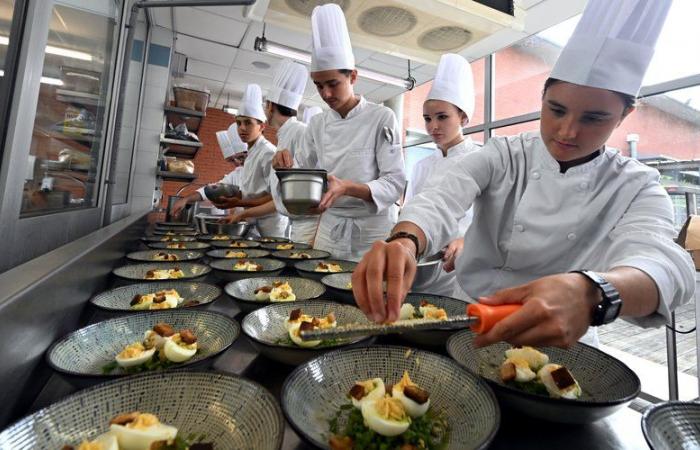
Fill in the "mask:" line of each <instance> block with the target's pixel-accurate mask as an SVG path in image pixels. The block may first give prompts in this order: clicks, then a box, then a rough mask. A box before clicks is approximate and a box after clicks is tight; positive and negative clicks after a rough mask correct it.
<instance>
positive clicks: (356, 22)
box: [263, 0, 525, 64]
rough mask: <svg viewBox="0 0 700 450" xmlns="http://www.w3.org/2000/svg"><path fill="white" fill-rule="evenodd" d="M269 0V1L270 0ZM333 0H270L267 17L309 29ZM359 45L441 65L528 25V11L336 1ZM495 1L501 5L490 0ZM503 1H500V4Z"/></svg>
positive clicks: (465, 3) (450, 3) (394, 0)
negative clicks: (315, 14) (318, 10)
mask: <svg viewBox="0 0 700 450" xmlns="http://www.w3.org/2000/svg"><path fill="white" fill-rule="evenodd" d="M264 3H268V2H264ZM326 3H331V2H329V1H328V0H269V4H268V7H267V10H266V12H265V15H264V17H263V20H264V21H265V22H267V23H271V24H275V25H277V26H280V27H284V28H289V29H293V30H296V31H300V32H303V33H308V32H309V30H310V29H311V23H310V17H311V12H312V11H313V9H314V7H316V6H317V5H322V4H326ZM332 3H336V4H338V5H339V6H340V7H341V8H342V9H343V11H344V12H345V17H346V18H347V22H348V29H349V31H350V39H351V40H352V43H353V45H355V46H357V47H362V48H365V49H368V50H372V51H376V52H381V53H385V54H389V55H393V56H397V57H400V58H405V59H410V60H412V61H415V62H420V63H427V64H437V62H438V61H439V59H440V55H442V54H443V53H448V52H449V53H459V52H461V51H462V50H464V49H465V48H468V47H469V46H471V45H473V44H475V43H477V42H479V41H480V40H481V39H483V38H485V37H487V36H489V35H491V34H493V33H496V32H497V31H500V30H502V29H504V28H511V29H516V30H522V29H523V24H524V16H525V11H524V10H523V9H521V8H520V7H519V6H518V5H517V4H516V5H515V6H513V7H512V12H513V15H510V14H508V13H505V12H502V10H507V9H511V8H508V7H506V8H504V7H503V5H504V4H505V5H506V6H509V5H510V4H511V3H512V2H510V1H509V0H501V1H493V0H482V1H481V2H477V1H474V0H412V1H411V0H381V1H377V0H335V1H333V2H332ZM489 3H492V4H494V6H499V8H500V9H501V10H499V9H495V8H491V7H489V6H486V4H489ZM497 4H498V5H497Z"/></svg>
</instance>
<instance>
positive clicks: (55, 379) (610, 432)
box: [28, 278, 647, 450]
mask: <svg viewBox="0 0 700 450" xmlns="http://www.w3.org/2000/svg"><path fill="white" fill-rule="evenodd" d="M209 281H210V282H215V283H216V281H215V279H214V278H212V279H211V280H209ZM219 284H220V285H221V283H219ZM210 310H212V311H217V312H221V313H224V314H226V315H228V316H230V317H235V318H236V319H237V320H238V321H239V322H240V321H241V320H242V318H243V317H242V315H241V314H240V310H239V309H238V307H237V306H236V304H235V303H234V301H232V300H231V299H229V298H228V297H226V296H225V294H224V298H221V299H219V300H218V301H217V302H216V303H215V304H214V305H212V306H211V307H210ZM104 318H105V317H104V316H103V315H101V314H100V313H94V314H93V315H92V317H91V318H90V319H89V322H96V321H99V320H102V319H104ZM383 339H384V341H379V342H380V343H381V342H385V343H391V344H396V343H398V342H397V341H395V340H392V339H391V338H386V337H385V338H383ZM213 368H214V370H218V371H222V372H228V373H233V374H237V375H242V376H244V377H247V378H249V379H252V380H255V381H257V382H258V383H260V384H262V385H263V386H265V387H266V388H267V389H269V390H270V391H271V392H272V393H273V394H274V395H275V397H276V398H278V399H279V398H280V394H281V392H280V391H281V388H282V384H283V382H284V379H285V378H286V377H287V376H288V375H289V374H290V373H291V371H292V370H293V369H294V368H293V367H291V366H284V365H281V364H279V363H276V362H274V361H271V360H269V359H267V358H265V357H264V356H261V355H258V353H257V352H256V351H255V349H254V348H253V347H252V346H251V344H250V343H249V342H248V340H247V338H246V337H245V335H242V336H241V337H240V338H239V339H238V341H237V342H236V343H235V344H234V345H233V346H232V347H231V348H230V349H229V350H228V351H226V352H225V353H224V354H223V355H221V356H220V357H219V358H218V359H217V361H216V362H215V363H214V367H213ZM74 390H75V389H74V388H73V387H71V386H70V385H69V384H67V383H66V382H65V381H64V380H62V379H61V378H60V376H59V375H56V374H54V375H53V376H52V377H51V380H50V381H49V383H48V384H47V386H46V388H45V389H44V390H43V392H42V393H41V395H40V396H39V398H38V399H37V401H36V402H35V403H34V404H33V405H32V407H31V408H30V410H36V409H38V408H41V407H44V406H47V405H49V404H51V403H53V402H55V401H56V400H58V399H60V398H62V397H63V396H65V395H68V394H70V393H72V392H74ZM28 412H29V411H28ZM501 413H502V420H501V428H500V430H499V432H498V434H497V436H496V439H495V441H494V442H493V444H492V446H491V447H490V448H492V449H516V448H517V449H538V450H543V449H563V448H566V449H567V450H578V449H581V450H584V449H585V450H590V449H615V450H618V449H620V450H622V449H625V450H627V449H646V448H647V445H646V443H645V441H644V437H643V435H642V431H641V426H640V420H641V414H639V413H638V412H636V411H634V410H632V409H629V408H625V409H623V410H621V411H619V412H618V413H616V414H614V415H612V416H610V417H608V418H606V419H604V420H600V421H598V422H596V423H593V424H589V425H563V424H555V423H547V422H542V421H538V420H531V419H528V418H526V417H523V416H520V415H515V414H511V413H509V412H508V411H503V410H502V411H501ZM282 448H283V449H284V450H299V449H306V448H312V447H311V446H310V445H308V444H307V443H305V442H302V440H301V439H300V438H299V436H298V435H297V434H296V433H295V432H294V430H293V429H292V428H291V427H290V426H289V424H287V429H286V431H285V436H284V443H283V447H282Z"/></svg>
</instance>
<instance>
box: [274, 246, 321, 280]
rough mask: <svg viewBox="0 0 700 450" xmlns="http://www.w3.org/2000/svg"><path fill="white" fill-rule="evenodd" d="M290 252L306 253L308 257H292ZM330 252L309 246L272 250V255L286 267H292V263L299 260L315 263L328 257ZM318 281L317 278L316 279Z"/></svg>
mask: <svg viewBox="0 0 700 450" xmlns="http://www.w3.org/2000/svg"><path fill="white" fill-rule="evenodd" d="M292 253H306V254H307V255H309V256H310V258H308V259H302V258H292ZM330 256H331V254H330V253H328V252H326V251H324V250H315V249H313V248H310V249H308V250H276V251H273V252H272V257H273V258H275V259H279V260H280V261H284V262H285V264H287V266H288V267H293V266H294V264H296V263H298V262H300V261H315V262H316V263H318V262H321V260H324V259H327V258H330ZM317 281H318V280H317Z"/></svg>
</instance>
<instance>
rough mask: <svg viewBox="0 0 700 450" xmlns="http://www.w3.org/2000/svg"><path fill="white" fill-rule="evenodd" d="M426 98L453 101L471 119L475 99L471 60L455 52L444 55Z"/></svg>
mask: <svg viewBox="0 0 700 450" xmlns="http://www.w3.org/2000/svg"><path fill="white" fill-rule="evenodd" d="M426 100H443V101H446V102H449V103H452V104H453V105H455V106H456V107H457V108H459V109H461V110H462V111H464V113H465V114H466V115H467V117H468V118H469V119H470V120H471V118H472V115H473V114H474V103H475V100H474V75H473V74H472V68H471V66H470V65H469V62H468V61H467V60H466V59H464V58H463V57H461V56H459V55H455V54H454V53H446V54H444V55H442V56H441V57H440V63H439V64H438V67H437V72H436V73H435V78H434V79H433V85H432V86H431V88H430V92H429V93H428V97H427V98H426Z"/></svg>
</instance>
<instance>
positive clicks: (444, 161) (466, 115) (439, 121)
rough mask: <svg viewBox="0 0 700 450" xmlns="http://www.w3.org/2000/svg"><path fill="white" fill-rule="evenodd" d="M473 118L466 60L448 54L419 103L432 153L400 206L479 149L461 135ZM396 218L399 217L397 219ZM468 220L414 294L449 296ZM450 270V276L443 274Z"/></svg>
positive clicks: (420, 164) (417, 169)
mask: <svg viewBox="0 0 700 450" xmlns="http://www.w3.org/2000/svg"><path fill="white" fill-rule="evenodd" d="M473 114H474V77H473V75H472V69H471V67H470V66H469V63H468V62H467V60H466V59H464V58H462V57H461V56H459V55H455V54H452V53H449V54H446V55H442V57H441V58H440V63H439V64H438V68H437V72H436V74H435V79H434V80H433V84H432V86H431V88H430V92H429V93H428V96H427V97H426V99H425V102H423V119H424V120H425V130H426V131H427V132H428V134H430V137H431V138H432V139H433V142H435V144H436V146H437V149H436V150H435V152H434V153H433V154H432V155H430V156H428V157H426V158H423V159H421V160H420V161H418V162H417V163H416V165H415V166H414V167H413V176H412V177H411V180H410V181H409V183H408V188H407V189H406V196H405V199H404V203H406V202H408V201H409V200H410V199H411V198H413V197H414V196H416V195H418V194H419V193H420V192H422V191H423V190H424V189H427V188H428V186H430V185H431V184H434V183H437V182H439V180H440V178H441V176H442V174H443V173H445V172H446V171H447V170H448V169H449V168H450V166H451V165H452V164H454V162H455V160H456V159H457V158H459V157H461V156H462V155H465V154H467V153H469V152H471V151H473V150H476V149H478V148H479V147H478V146H476V145H475V144H474V143H472V141H471V139H469V138H467V139H465V138H464V136H463V135H462V127H464V126H466V124H467V123H468V122H469V119H470V118H471V117H472V116H473ZM399 217H400V216H399ZM471 220H472V214H471V210H469V211H468V212H467V213H466V214H465V215H464V217H462V218H461V219H460V220H459V226H458V232H457V233H455V235H454V237H455V238H456V239H453V240H452V241H451V242H450V243H449V244H448V245H447V246H446V247H445V248H444V250H445V256H444V258H443V259H444V261H445V266H444V270H440V272H438V274H437V276H435V277H434V278H433V279H430V280H424V281H423V282H422V283H420V284H419V283H414V284H413V286H412V289H413V291H414V292H428V293H431V294H436V295H447V296H451V295H453V293H454V290H455V287H456V283H455V274H454V272H452V270H453V269H454V260H455V258H456V256H457V254H458V253H459V252H460V251H461V249H462V244H463V242H464V239H463V238H462V236H464V233H465V232H466V231H467V227H469V224H470V223H471ZM445 270H450V271H451V272H450V273H447V272H445Z"/></svg>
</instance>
